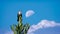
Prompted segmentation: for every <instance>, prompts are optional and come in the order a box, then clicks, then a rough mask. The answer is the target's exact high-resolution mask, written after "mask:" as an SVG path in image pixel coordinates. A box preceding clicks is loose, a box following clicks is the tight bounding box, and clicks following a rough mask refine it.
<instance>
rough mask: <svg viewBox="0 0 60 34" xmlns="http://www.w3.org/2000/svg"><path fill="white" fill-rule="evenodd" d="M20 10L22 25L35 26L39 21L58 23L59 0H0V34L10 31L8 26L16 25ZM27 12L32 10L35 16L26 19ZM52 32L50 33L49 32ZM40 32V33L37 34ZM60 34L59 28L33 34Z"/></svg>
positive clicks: (59, 17)
mask: <svg viewBox="0 0 60 34" xmlns="http://www.w3.org/2000/svg"><path fill="white" fill-rule="evenodd" d="M19 10H22V14H23V23H24V24H25V23H26V22H28V23H30V25H33V24H37V23H38V22H40V21H41V20H52V21H55V22H56V23H60V1H59V0H55V1H54V0H49V1H47V0H46V1H45V0H43V1H41V0H39V1H38V0H36V1H34V0H29V1H28V0H27V1H24V0H19V1H17V0H9V1H8V0H6V1H5V0H0V34H5V32H7V31H11V29H10V25H12V24H17V23H18V22H17V13H18V11H19ZM27 10H33V11H34V12H35V14H33V15H32V16H30V17H28V18H26V16H25V13H26V12H27ZM51 31H52V32H51ZM38 32H40V33H38ZM48 33H49V34H57V33H58V34H60V26H56V27H53V28H46V29H45V28H44V29H39V30H37V31H36V32H35V33H34V34H48Z"/></svg>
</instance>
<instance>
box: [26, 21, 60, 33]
mask: <svg viewBox="0 0 60 34" xmlns="http://www.w3.org/2000/svg"><path fill="white" fill-rule="evenodd" d="M55 26H60V23H56V22H55V21H49V20H42V21H40V22H39V23H38V24H36V25H32V26H31V27H30V29H29V30H28V33H27V34H34V33H33V32H34V31H36V30H38V29H42V28H49V27H55Z"/></svg>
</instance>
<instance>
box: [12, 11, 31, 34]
mask: <svg viewBox="0 0 60 34" xmlns="http://www.w3.org/2000/svg"><path fill="white" fill-rule="evenodd" d="M17 21H18V24H17V25H16V24H13V25H11V29H12V31H13V32H14V34H27V31H28V29H29V28H30V25H29V24H28V23H26V24H25V25H23V23H22V12H21V11H20V12H18V14H17Z"/></svg>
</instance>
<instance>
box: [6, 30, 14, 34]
mask: <svg viewBox="0 0 60 34" xmlns="http://www.w3.org/2000/svg"><path fill="white" fill-rule="evenodd" d="M5 34H14V33H13V31H7V32H5Z"/></svg>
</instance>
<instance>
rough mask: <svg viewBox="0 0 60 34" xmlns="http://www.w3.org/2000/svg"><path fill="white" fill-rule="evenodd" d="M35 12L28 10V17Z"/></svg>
mask: <svg viewBox="0 0 60 34" xmlns="http://www.w3.org/2000/svg"><path fill="white" fill-rule="evenodd" d="M34 13H35V12H34V11H33V10H28V11H27V12H26V14H25V16H26V17H29V16H31V15H33V14H34Z"/></svg>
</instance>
